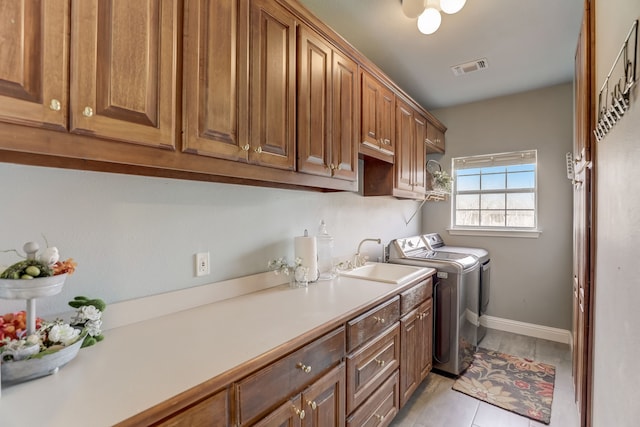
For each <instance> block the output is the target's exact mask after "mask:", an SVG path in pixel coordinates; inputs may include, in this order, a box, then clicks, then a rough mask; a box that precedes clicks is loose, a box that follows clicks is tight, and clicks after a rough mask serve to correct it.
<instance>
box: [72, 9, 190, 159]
mask: <svg viewBox="0 0 640 427" xmlns="http://www.w3.org/2000/svg"><path fill="white" fill-rule="evenodd" d="M178 3H179V2H178V1H177V0H137V1H133V2H132V1H128V0H103V1H100V2H94V1H86V0H76V1H74V2H73V7H72V8H71V11H72V15H71V127H70V128H71V131H72V132H76V133H83V134H91V135H95V136H99V137H104V138H108V139H116V140H119V141H124V142H133V143H137V144H143V145H147V146H154V147H160V148H168V149H174V148H175V138H176V121H177V117H176V114H177V104H178V102H177V99H176V93H177V92H176V91H177V88H176V68H177V59H178V49H177V46H178V44H177V42H178V30H179V25H178Z"/></svg>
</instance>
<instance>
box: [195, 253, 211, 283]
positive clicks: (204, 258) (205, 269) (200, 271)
mask: <svg viewBox="0 0 640 427" xmlns="http://www.w3.org/2000/svg"><path fill="white" fill-rule="evenodd" d="M209 273H211V271H210V270H209V252H198V253H197V254H196V276H198V277H200V276H206V275H207V274H209Z"/></svg>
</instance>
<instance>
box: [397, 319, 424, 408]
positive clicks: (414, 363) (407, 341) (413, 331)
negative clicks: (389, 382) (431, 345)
mask: <svg viewBox="0 0 640 427" xmlns="http://www.w3.org/2000/svg"><path fill="white" fill-rule="evenodd" d="M420 329H421V328H420V320H419V316H418V309H416V310H414V311H412V312H411V313H409V314H408V315H406V316H405V317H403V318H402V319H401V320H400V345H401V350H400V354H401V356H400V357H401V360H400V407H401V408H402V407H403V406H404V405H405V403H406V402H407V400H409V398H410V397H411V395H412V394H413V392H414V391H415V390H416V388H418V385H419V384H420V371H419V368H418V364H419V360H420V359H421V353H422V349H421V344H422V339H421V338H422V337H421V336H420V332H421V331H420Z"/></svg>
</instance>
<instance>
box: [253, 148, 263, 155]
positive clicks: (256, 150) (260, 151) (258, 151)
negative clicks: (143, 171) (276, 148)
mask: <svg viewBox="0 0 640 427" xmlns="http://www.w3.org/2000/svg"><path fill="white" fill-rule="evenodd" d="M253 151H255V152H256V153H258V154H260V153H262V147H258V148H256V149H255V150H253Z"/></svg>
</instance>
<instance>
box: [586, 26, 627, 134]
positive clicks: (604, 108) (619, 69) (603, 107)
mask: <svg viewBox="0 0 640 427" xmlns="http://www.w3.org/2000/svg"><path fill="white" fill-rule="evenodd" d="M637 53H638V20H637V19H636V20H635V21H634V22H633V25H632V26H631V29H630V30H629V33H628V34H627V37H626V39H625V41H624V43H623V44H622V47H621V48H620V52H618V56H617V57H616V59H615V61H614V62H613V65H612V66H611V70H609V74H607V78H606V79H605V81H604V83H603V85H602V87H601V88H600V93H599V94H598V121H597V122H596V125H595V129H593V134H594V135H595V137H596V140H597V141H598V142H600V141H602V139H603V138H604V137H605V136H606V135H607V133H608V132H609V131H610V130H611V129H613V127H614V126H615V124H616V123H618V121H620V119H622V117H623V116H624V113H625V112H626V111H627V110H628V109H629V105H630V103H631V88H633V86H635V84H636V83H637V82H638V78H637V76H636V64H637ZM614 73H615V76H616V77H617V81H616V80H612V76H614ZM614 82H615V83H614Z"/></svg>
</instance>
